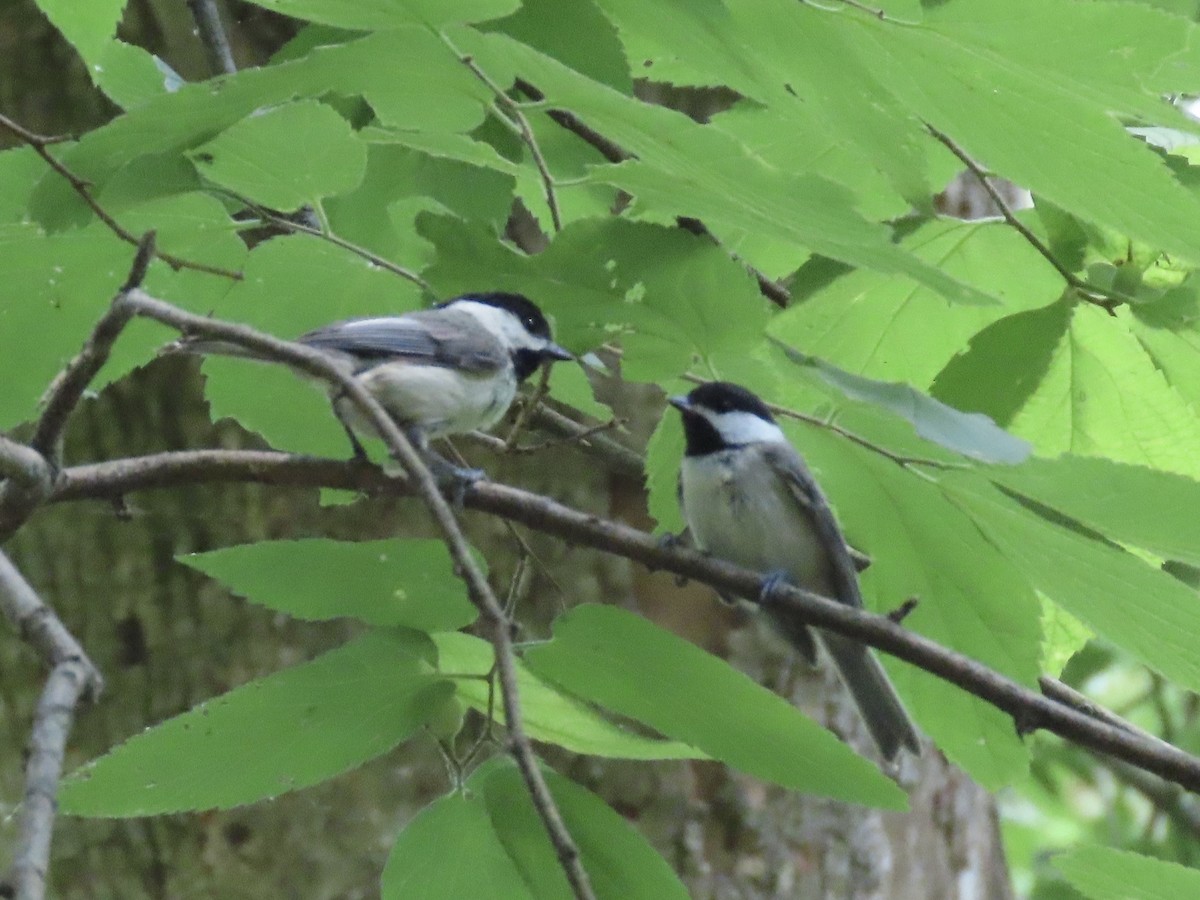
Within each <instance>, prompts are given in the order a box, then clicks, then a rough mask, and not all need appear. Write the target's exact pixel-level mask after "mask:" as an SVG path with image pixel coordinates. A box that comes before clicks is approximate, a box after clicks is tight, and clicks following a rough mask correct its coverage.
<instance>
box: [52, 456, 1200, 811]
mask: <svg viewBox="0 0 1200 900" xmlns="http://www.w3.org/2000/svg"><path fill="white" fill-rule="evenodd" d="M217 481H224V482H257V483H263V484H275V485H293V486H300V485H304V486H307V487H329V488H340V489H344V490H360V491H365V492H369V493H378V494H388V493H393V494H410V493H412V489H411V488H410V487H409V486H408V485H406V484H405V483H404V482H402V481H398V480H396V479H392V478H389V477H388V476H387V475H386V474H384V473H383V472H382V471H381V470H379V469H376V468H374V467H371V466H364V465H362V464H356V463H354V462H343V461H338V460H328V459H314V458H310V457H299V456H290V455H288V454H285V453H273V452H268V451H231V450H193V451H187V452H185V453H165V454H157V455H155V456H149V457H139V458H134V459H129V460H118V461H114V462H106V463H93V464H91V465H87V466H77V467H73V468H70V469H67V470H65V471H64V472H63V474H62V476H61V478H60V479H59V482H58V484H57V485H56V487H55V491H54V494H53V495H52V497H51V501H52V502H64V501H68V500H79V499H84V498H96V499H102V498H108V497H112V496H114V495H117V494H123V493H127V492H130V491H135V490H141V489H144V488H151V487H169V486H174V485H181V484H196V483H209V482H217ZM464 504H465V505H466V506H467V507H468V508H471V509H476V510H479V511H482V512H486V513H490V514H492V515H495V516H499V517H501V518H504V519H508V520H510V521H513V522H520V523H522V524H524V525H525V526H527V527H529V528H532V529H534V530H536V531H542V532H544V533H546V534H552V535H555V536H557V537H559V538H561V539H563V540H566V541H568V542H569V543H572V544H576V545H579V546H585V547H592V548H595V549H597V550H602V551H604V552H607V553H612V554H615V555H617V556H622V557H624V558H626V559H630V560H633V561H635V562H639V563H642V564H643V565H645V566H647V567H648V568H650V569H652V570H666V571H668V572H671V573H674V574H676V575H680V576H683V577H684V578H687V579H689V580H692V581H697V582H701V583H704V584H707V585H710V586H711V587H713V588H715V589H716V590H717V591H718V592H721V593H724V594H731V595H737V596H744V597H748V598H755V597H758V596H759V594H760V591H761V588H762V573H759V572H754V571H751V570H750V569H743V568H740V567H738V566H734V565H732V564H730V563H727V562H724V561H721V560H718V559H715V558H713V557H709V556H705V555H704V554H701V553H699V552H696V551H694V550H690V549H687V548H685V547H682V546H671V545H668V544H665V543H664V542H662V541H660V540H659V539H658V538H656V537H655V536H654V535H651V534H646V533H645V532H641V531H638V530H636V529H633V528H630V527H628V526H626V525H623V524H621V523H619V522H614V521H609V520H605V519H602V518H600V517H599V516H597V515H594V514H589V513H584V512H580V511H578V510H574V509H571V508H570V507H567V506H564V505H563V504H561V503H557V502H555V501H554V500H551V499H549V498H547V497H541V496H538V495H537V494H531V493H528V492H526V491H522V490H519V489H517V488H513V487H509V486H507V485H503V484H497V483H495V482H487V481H484V482H478V483H476V484H475V485H473V486H472V487H470V488H468V489H467V491H466V493H465V496H464ZM766 600H767V602H768V603H773V604H778V605H780V606H782V607H785V608H786V609H787V611H788V613H789V614H792V615H795V616H796V617H797V618H798V619H800V620H802V621H804V622H805V623H806V624H809V625H812V626H815V627H818V628H825V629H828V630H830V631H834V632H837V633H838V634H843V635H845V636H847V637H850V638H854V639H855V640H858V641H861V642H862V643H864V644H869V645H870V646H872V647H875V648H877V649H879V650H882V651H884V652H886V653H890V654H892V655H893V656H896V657H897V658H899V659H903V660H905V661H906V662H908V663H911V664H912V665H914V666H917V667H918V668H920V669H923V670H924V671H926V672H929V673H932V674H933V675H935V676H937V677H939V678H941V679H942V680H944V681H947V682H949V683H951V684H955V685H957V686H958V687H960V688H962V689H963V690H965V691H967V692H969V693H971V694H972V695H974V696H976V697H979V698H980V699H981V700H983V701H985V702H987V703H989V704H991V705H992V706H995V707H996V708H998V709H1001V710H1003V711H1004V712H1005V713H1007V714H1008V715H1010V716H1012V717H1013V719H1014V720H1015V721H1017V722H1019V723H1020V724H1021V726H1022V728H1023V729H1024V730H1026V731H1029V730H1033V729H1039V728H1040V729H1045V730H1047V731H1051V732H1053V733H1055V734H1057V735H1059V736H1061V737H1064V738H1066V739H1068V740H1070V741H1073V742H1075V743H1077V744H1079V745H1080V746H1082V747H1085V748H1088V749H1091V750H1096V751H1099V752H1101V753H1106V754H1108V755H1110V756H1113V757H1115V758H1118V759H1123V760H1125V761H1126V762H1129V763H1131V764H1133V765H1135V766H1137V767H1138V768H1141V769H1144V770H1146V771H1148V772H1153V773H1154V774H1156V775H1159V776H1161V777H1162V778H1165V779H1167V780H1168V781H1172V782H1175V783H1177V784H1180V785H1182V786H1183V787H1185V788H1187V789H1188V790H1192V791H1200V759H1197V758H1196V757H1194V756H1190V755H1189V754H1187V753H1184V752H1183V751H1181V750H1178V749H1176V748H1175V747H1171V746H1169V745H1166V744H1163V743H1162V742H1161V741H1159V740H1158V739H1153V740H1146V739H1144V738H1143V737H1142V736H1141V735H1139V734H1137V733H1135V732H1134V731H1133V730H1131V726H1129V725H1128V723H1123V724H1122V725H1120V726H1118V725H1115V724H1112V723H1111V722H1110V721H1106V720H1105V719H1103V718H1101V717H1099V716H1097V715H1095V714H1093V713H1091V712H1085V711H1082V710H1079V709H1075V708H1073V707H1071V706H1068V705H1065V704H1063V703H1061V702H1059V701H1058V700H1052V699H1050V698H1048V697H1044V696H1042V695H1041V694H1039V693H1037V692H1035V691H1032V690H1030V689H1029V688H1027V687H1025V686H1024V685H1022V684H1019V683H1018V682H1016V681H1014V680H1012V679H1010V678H1008V677H1006V676H1004V675H1002V674H1000V673H999V672H996V671H994V670H993V669H990V668H988V667H987V666H985V665H983V664H982V663H979V662H977V661H975V660H973V659H970V658H969V657H966V656H964V655H963V654H961V653H958V652H956V651H953V650H950V649H949V648H947V647H943V646H941V645H940V644H938V643H936V642H934V641H931V640H929V639H928V638H925V637H923V636H921V635H919V634H916V633H914V632H912V631H909V630H907V629H905V628H904V627H902V626H900V625H898V624H896V623H895V622H892V621H891V620H890V619H888V617H887V616H886V615H878V614H875V613H871V612H868V611H867V610H863V609H857V608H852V607H849V606H846V605H844V604H841V603H837V602H835V601H832V600H829V599H826V598H824V597H820V596H818V595H816V594H812V593H809V592H808V591H804V590H801V589H800V588H797V587H793V586H791V585H786V584H781V585H780V586H779V587H777V588H774V589H773V590H771V591H770V592H769V594H768V595H767V597H766ZM502 684H503V682H502Z"/></svg>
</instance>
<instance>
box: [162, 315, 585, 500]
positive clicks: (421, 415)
mask: <svg viewBox="0 0 1200 900" xmlns="http://www.w3.org/2000/svg"><path fill="white" fill-rule="evenodd" d="M296 340H297V342H299V343H301V344H306V345H308V346H309V347H313V348H316V349H318V350H323V351H325V352H326V353H328V354H329V356H330V357H331V358H332V359H333V360H334V361H335V362H337V363H338V364H339V365H341V366H343V367H344V369H345V371H346V372H347V373H348V374H351V375H353V376H354V378H355V379H356V380H357V381H358V382H359V383H360V384H361V385H362V386H363V387H365V388H366V389H367V390H368V391H369V392H370V393H371V395H372V396H373V397H375V399H376V400H378V401H379V403H380V405H381V406H382V407H383V408H384V410H386V411H387V413H388V415H389V416H391V417H392V419H393V420H395V422H396V424H397V425H399V426H400V427H401V428H402V429H404V432H405V434H406V435H407V437H408V438H409V440H410V441H412V442H413V444H414V445H415V446H416V447H417V448H418V450H420V451H421V452H422V453H423V454H424V455H425V456H426V458H427V459H428V460H429V462H430V466H431V468H432V469H433V471H434V474H435V475H436V476H438V477H439V479H446V478H452V479H458V480H460V481H461V480H467V481H469V480H473V479H475V478H479V477H481V476H482V474H483V473H482V472H479V471H477V470H471V469H459V468H457V467H455V466H452V465H451V464H450V463H448V462H446V461H445V460H443V459H441V457H439V456H436V455H435V454H433V453H432V452H431V451H430V450H429V447H428V444H429V441H431V440H435V439H437V438H441V437H447V436H449V435H453V434H463V433H465V432H468V431H474V430H476V429H488V428H490V427H491V426H493V425H495V424H496V422H498V421H499V420H500V419H501V418H502V417H503V416H504V414H505V412H507V411H508V408H509V406H510V405H512V402H513V398H514V397H515V396H516V393H517V386H518V385H519V384H520V383H521V382H522V381H524V380H525V379H526V378H528V377H529V376H530V375H532V374H533V373H534V372H535V371H536V370H537V369H538V367H539V366H541V365H542V364H543V363H544V362H547V361H552V360H566V359H572V358H573V357H572V356H571V354H570V353H568V352H567V351H566V350H564V349H563V348H562V347H560V346H558V344H556V343H554V341H553V340H552V339H551V335H550V324H549V323H548V322H547V321H546V317H545V316H544V315H543V314H542V311H541V310H540V309H539V308H538V307H537V304H535V303H533V302H532V301H531V300H529V299H528V298H526V297H523V296H521V295H520V294H506V293H485V294H464V295H463V296H461V297H456V298H454V299H453V300H449V301H447V302H445V303H442V304H440V305H438V306H436V307H434V308H433V309H423V310H417V311H415V312H410V313H405V314H403V315H399V316H378V317H371V318H362V319H347V320H345V321H342V322H334V323H332V324H330V325H326V326H324V327H322V328H318V329H316V330H315V331H310V332H308V333H307V334H303V335H301V336H300V337H299V338H297V339H296ZM175 349H179V350H185V351H188V352H192V353H215V354H220V355H227V356H244V357H252V358H253V357H254V356H255V355H254V354H253V353H250V352H248V351H246V350H244V349H242V348H240V347H237V346H234V345H232V344H228V343H225V342H222V341H212V340H207V339H203V338H200V339H191V338H185V339H183V340H182V341H179V342H177V344H176V346H175ZM330 399H331V400H332V402H333V409H334V412H335V413H336V415H337V417H338V420H339V421H340V422H341V423H342V426H343V427H344V428H345V429H346V434H347V435H348V436H349V438H350V442H351V445H352V446H353V448H354V452H355V455H357V456H360V457H365V456H366V451H365V450H364V449H363V446H362V444H361V443H359V440H358V438H357V436H356V432H358V433H362V434H373V433H374V429H373V428H372V427H371V425H370V423H369V422H368V421H367V420H366V418H365V417H364V416H363V415H362V414H361V413H360V411H359V410H358V408H357V407H356V406H355V404H354V403H353V402H352V401H351V400H350V399H349V398H348V397H346V396H345V395H344V393H341V392H339V391H338V390H337V389H336V388H332V389H331V398H330Z"/></svg>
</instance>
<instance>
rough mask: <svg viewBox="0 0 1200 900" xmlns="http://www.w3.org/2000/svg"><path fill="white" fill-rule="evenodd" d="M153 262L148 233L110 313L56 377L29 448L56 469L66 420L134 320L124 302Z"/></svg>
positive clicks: (152, 247) (151, 242)
mask: <svg viewBox="0 0 1200 900" xmlns="http://www.w3.org/2000/svg"><path fill="white" fill-rule="evenodd" d="M153 258H154V232H153V231H148V232H146V234H145V235H143V236H142V238H141V240H140V241H139V242H138V250H137V254H136V255H135V256H134V260H133V265H132V266H131V267H130V270H129V275H128V277H127V278H126V279H125V284H124V285H122V286H121V290H120V291H118V292H117V296H116V297H115V298H114V299H113V302H112V303H111V304H110V305H109V307H108V311H107V312H106V313H105V314H104V315H103V316H101V318H100V321H99V322H97V323H96V327H95V328H94V329H93V330H92V334H91V336H90V337H89V338H88V340H87V343H85V344H84V345H83V349H82V350H80V351H79V353H77V354H76V355H75V358H74V359H72V360H71V361H70V362H69V363H67V367H66V368H65V369H63V370H62V371H61V372H60V373H59V374H58V375H57V377H55V379H54V381H53V383H52V384H51V385H50V388H49V390H47V392H46V400H45V408H44V409H43V410H42V416H41V418H40V419H39V420H38V423H37V427H36V428H35V429H34V432H33V440H32V441H31V442H30V445H31V446H32V448H33V449H34V450H35V451H37V452H38V453H40V454H42V455H43V456H44V457H46V459H47V460H49V462H50V464H51V466H54V467H57V466H58V465H59V463H60V462H61V457H62V446H61V444H62V435H63V432H64V431H65V430H66V427H67V419H69V418H70V416H71V413H72V412H73V411H74V410H75V407H76V406H77V405H78V404H79V400H80V398H82V397H83V392H84V391H85V390H86V389H87V386H88V385H89V384H91V382H92V379H93V378H95V377H96V373H97V372H99V371H100V369H101V368H102V367H103V366H104V364H105V363H106V362H108V356H109V354H110V353H111V352H112V347H113V344H114V343H116V340H117V338H118V337H119V336H120V334H121V331H122V330H124V328H125V326H126V325H127V324H129V320H130V319H132V318H133V310H132V309H130V308H129V307H128V306H127V305H126V304H125V302H124V298H125V297H126V296H127V295H128V294H129V292H130V291H132V290H134V289H136V288H139V287H141V284H142V281H143V280H144V279H145V277H146V270H147V268H149V266H150V261H151V260H152V259H153Z"/></svg>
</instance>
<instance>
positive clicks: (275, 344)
mask: <svg viewBox="0 0 1200 900" xmlns="http://www.w3.org/2000/svg"><path fill="white" fill-rule="evenodd" d="M121 299H122V303H125V304H128V306H129V307H130V308H131V309H132V310H133V311H134V312H135V313H136V314H137V315H139V316H145V317H146V318H150V319H154V320H155V321H158V322H161V323H163V324H164V325H168V326H170V327H172V328H175V329H177V330H178V331H180V332H181V333H182V334H185V335H201V336H203V337H208V338H215V339H217V340H222V341H228V342H230V343H233V344H237V345H239V346H241V347H245V348H247V349H249V350H252V351H254V353H255V355H257V356H261V357H264V358H266V359H269V360H274V361H277V362H281V363H284V364H286V365H288V366H291V367H293V368H296V369H299V370H301V371H303V372H305V373H306V374H309V375H313V376H315V377H316V378H319V379H321V380H322V381H325V382H326V383H328V384H331V385H334V386H336V387H337V388H338V390H339V391H340V393H341V394H342V395H343V396H345V397H346V398H347V399H349V400H350V401H351V402H352V403H354V404H355V405H356V406H357V407H358V409H359V410H360V412H362V414H363V415H364V416H365V417H366V419H367V421H368V422H370V424H371V427H372V428H373V429H374V430H375V431H376V432H377V433H378V434H379V436H380V437H381V438H383V441H384V443H385V444H387V447H388V450H389V452H390V453H391V455H392V456H393V457H394V458H395V459H396V460H397V461H398V462H399V463H400V464H401V465H402V466H403V467H404V470H405V472H406V473H407V474H408V479H409V482H410V483H411V486H412V487H413V488H415V492H416V494H417V496H419V497H420V498H421V499H422V500H423V501H424V503H425V505H426V507H427V508H428V509H429V512H430V514H431V515H432V517H433V519H434V522H435V523H436V524H437V526H438V528H439V530H440V531H441V532H442V538H443V540H444V541H445V543H446V547H447V549H449V551H450V556H451V558H452V559H453V560H454V563H455V571H456V572H457V573H458V575H459V577H460V578H462V579H463V581H464V582H465V584H466V586H467V593H468V595H469V596H470V598H471V602H472V603H474V604H475V606H476V608H477V609H478V610H479V612H480V615H481V616H482V618H483V620H484V622H485V623H486V624H487V627H488V629H489V630H490V632H491V641H492V646H493V648H494V650H495V654H496V670H497V673H498V675H499V678H500V695H501V701H502V702H503V704H504V715H505V721H506V723H507V725H508V732H509V752H510V753H511V754H512V756H513V759H514V760H515V761H516V764H517V767H518V769H519V770H520V771H521V774H522V776H523V777H524V779H525V784H526V787H527V788H528V790H529V794H530V797H531V799H532V800H533V805H534V807H535V808H536V809H537V812H538V815H539V816H540V817H541V819H542V823H543V824H544V825H545V827H546V831H547V834H548V835H549V837H550V841H551V843H552V844H553V845H554V848H555V850H556V852H557V853H558V858H559V862H560V863H561V865H562V867H563V871H564V872H565V874H566V876H567V879H568V881H569V882H570V883H571V886H572V889H573V890H574V892H575V895H576V897H578V898H580V900H590V898H594V896H595V895H594V893H593V892H592V888H591V884H590V881H589V879H588V876H587V873H586V872H585V871H584V870H583V866H582V865H581V863H580V861H579V850H578V848H577V847H576V845H575V842H574V841H573V840H572V839H571V835H570V833H569V832H568V831H567V828H566V825H565V824H564V823H563V820H562V816H561V815H560V814H559V811H558V808H557V807H556V806H555V804H554V798H553V797H552V796H551V794H550V788H549V786H548V785H547V784H546V780H545V778H544V777H543V775H542V772H541V769H540V768H539V767H538V764H537V759H536V757H535V756H534V753H533V747H532V744H531V743H530V741H529V736H528V734H527V733H526V731H525V727H524V715H523V713H522V710H521V706H520V701H519V697H518V687H517V670H516V660H515V656H514V652H513V640H512V627H513V626H512V622H511V621H510V620H509V618H508V617H507V616H506V615H505V614H504V609H503V607H502V606H501V604H500V601H499V600H498V599H497V598H496V596H495V594H494V593H493V592H492V589H491V587H490V586H489V585H488V583H487V579H486V578H485V577H484V575H483V572H482V570H481V569H480V568H479V566H478V564H477V563H476V562H475V558H474V556H472V554H471V551H470V546H469V545H468V543H467V540H466V538H465V537H464V536H463V533H462V530H461V528H460V527H459V525H458V521H457V520H456V519H455V517H454V514H453V512H452V511H451V510H450V506H449V504H448V503H447V502H446V500H445V499H444V498H443V497H442V495H441V493H440V492H439V490H438V486H437V482H436V481H435V480H434V477H433V475H432V474H431V473H430V471H429V469H428V467H427V466H426V465H425V461H424V460H423V459H422V458H421V456H420V455H419V454H418V453H417V451H416V450H415V449H414V448H413V446H412V444H411V443H410V442H409V440H408V438H407V437H406V436H405V434H404V432H403V431H402V430H401V429H400V427H399V426H398V425H397V424H396V423H395V422H394V421H393V420H392V418H391V417H390V416H389V415H388V414H387V413H386V412H385V411H384V409H383V407H382V406H380V404H379V402H378V401H377V400H376V399H375V398H374V397H373V396H372V395H371V394H370V393H369V392H368V391H367V389H366V388H365V387H364V386H363V385H362V384H361V383H360V382H359V381H357V380H356V379H355V378H354V377H353V376H352V375H351V374H350V373H349V372H348V371H346V370H345V369H344V368H342V367H341V366H339V365H338V364H337V361H336V360H335V359H333V358H332V357H330V356H329V355H328V354H327V353H324V352H322V351H320V350H316V349H314V348H312V347H307V346H305V345H303V344H296V343H292V342H290V341H283V340H279V339H278V338H274V337H271V336H269V335H265V334H262V333H260V332H258V331H255V330H254V329H252V328H248V327H246V326H244V325H235V324H231V323H228V322H220V321H217V320H215V319H206V318H204V317H202V316H196V315H192V314H191V313H187V312H184V311H183V310H180V309H176V308H175V307H174V306H171V305H170V304H168V303H164V302H162V301H161V300H157V299H155V298H153V297H151V296H149V295H148V294H146V293H145V292H143V291H141V290H140V289H134V290H131V291H128V292H126V293H125V294H123V295H122V298H121Z"/></svg>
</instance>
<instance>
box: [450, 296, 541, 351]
mask: <svg viewBox="0 0 1200 900" xmlns="http://www.w3.org/2000/svg"><path fill="white" fill-rule="evenodd" d="M455 300H474V301H475V302H476V303H486V304H487V305H488V306H494V307H496V308H497V309H503V310H507V311H508V312H510V313H512V314H513V315H514V316H516V317H517V318H518V319H520V321H521V324H522V325H524V326H525V330H526V331H528V332H529V333H530V334H532V335H533V336H534V337H540V338H545V339H546V340H550V323H549V322H548V321H546V316H545V315H544V314H543V313H542V311H541V309H540V308H538V305H537V304H536V303H534V302H533V301H532V300H530V299H529V298H528V297H526V296H524V295H523V294H508V293H505V292H503V291H492V292H489V293H485V294H463V295H462V296H461V297H455V298H454V300H447V301H446V302H445V303H442V304H440V305H439V308H440V307H445V306H449V305H450V304H451V303H453V302H455Z"/></svg>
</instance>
